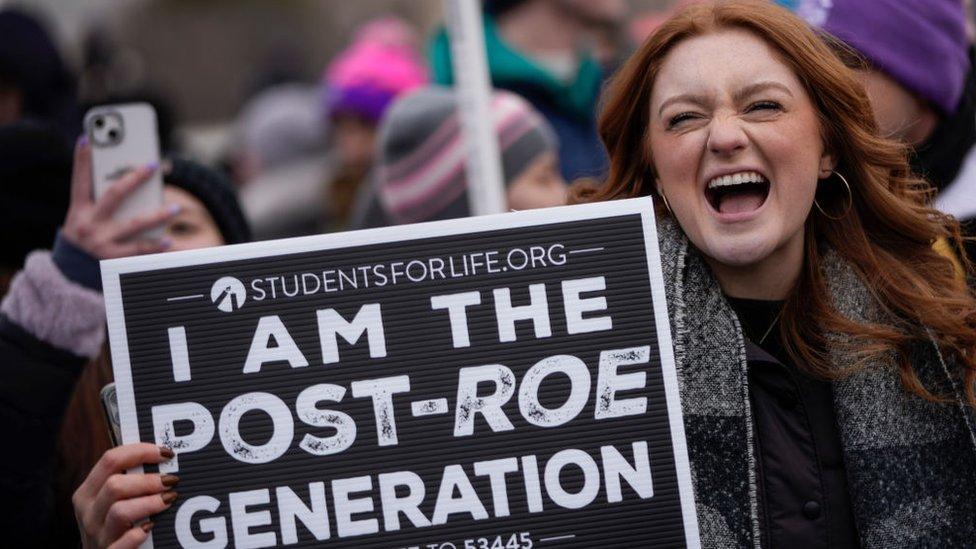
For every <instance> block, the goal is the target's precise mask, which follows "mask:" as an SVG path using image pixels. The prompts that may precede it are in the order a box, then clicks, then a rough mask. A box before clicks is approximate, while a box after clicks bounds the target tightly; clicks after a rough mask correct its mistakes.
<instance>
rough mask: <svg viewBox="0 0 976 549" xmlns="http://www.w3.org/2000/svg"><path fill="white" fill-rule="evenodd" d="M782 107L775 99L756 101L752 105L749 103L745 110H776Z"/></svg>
mask: <svg viewBox="0 0 976 549" xmlns="http://www.w3.org/2000/svg"><path fill="white" fill-rule="evenodd" d="M782 108H783V106H782V105H780V104H779V103H777V102H776V101H757V102H755V103H753V104H752V105H749V108H748V109H746V112H757V111H778V110H782Z"/></svg>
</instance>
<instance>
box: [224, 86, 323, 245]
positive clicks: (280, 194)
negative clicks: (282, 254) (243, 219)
mask: <svg viewBox="0 0 976 549" xmlns="http://www.w3.org/2000/svg"><path fill="white" fill-rule="evenodd" d="M327 131H328V124H327V121H326V120H325V118H324V117H322V116H321V106H320V100H319V91H318V89H317V88H316V87H315V86H311V85H306V84H302V83H298V82H292V83H286V84H279V85H276V86H272V87H270V88H266V89H264V90H262V91H261V92H259V93H258V94H257V95H256V96H255V97H254V98H252V99H251V100H250V101H248V103H247V105H245V107H244V108H243V109H242V111H241V114H240V116H239V117H238V120H237V124H236V129H235V134H236V135H235V137H234V141H235V143H234V145H233V149H234V151H233V152H232V154H231V155H232V160H231V172H232V174H233V176H234V179H235V180H236V182H237V184H238V185H239V187H240V199H241V206H242V207H243V208H244V213H245V214H246V215H247V218H248V220H249V221H250V223H251V228H252V229H253V231H254V236H255V238H256V239H258V240H264V239H268V238H284V237H289V236H301V235H307V234H313V233H317V232H319V231H320V230H321V229H322V227H323V226H324V225H327V224H328V219H329V217H330V212H329V211H328V208H326V203H327V202H326V199H325V196H324V194H325V189H324V188H323V181H326V180H327V179H328V178H329V177H330V173H331V167H332V164H333V162H332V159H330V158H329V154H328V147H327V146H326V139H327Z"/></svg>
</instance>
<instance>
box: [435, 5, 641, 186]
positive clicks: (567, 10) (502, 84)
mask: <svg viewBox="0 0 976 549" xmlns="http://www.w3.org/2000/svg"><path fill="white" fill-rule="evenodd" d="M484 8H485V16H484V33H485V47H486V53H487V57H488V71H489V73H490V76H491V83H492V85H493V86H494V87H496V88H501V89H505V90H509V91H512V92H514V93H517V94H519V95H521V96H522V97H524V98H525V99H527V100H528V101H529V103H531V104H532V106H533V107H535V108H536V110H538V111H539V112H541V113H542V115H543V116H544V117H545V118H546V120H548V121H549V124H550V125H551V126H552V127H553V129H554V130H555V132H556V136H557V137H558V139H559V158H560V164H559V167H560V171H561V172H562V175H563V178H564V179H566V180H567V181H573V180H575V179H578V178H581V177H595V178H599V177H602V176H603V175H604V172H605V170H606V152H605V151H604V149H603V146H602V144H601V143H600V140H599V137H598V136H597V132H596V105H597V98H598V97H599V94H600V86H601V85H602V83H603V79H604V73H603V71H602V69H601V66H600V63H599V62H597V61H596V59H595V58H594V56H593V54H592V52H593V49H594V48H593V46H594V44H595V42H596V36H595V34H594V30H595V29H597V30H599V29H604V28H606V27H613V26H616V25H618V24H619V22H620V21H621V20H622V19H623V18H624V17H625V15H626V13H627V5H626V3H625V2H623V1H621V0H486V1H485V2H484ZM429 55H430V62H431V67H432V69H433V79H434V82H435V83H437V84H442V85H451V84H453V83H454V69H453V66H452V64H451V52H450V43H449V41H448V36H447V33H446V31H444V30H441V31H439V32H438V33H437V34H436V35H435V36H434V38H433V40H432V42H431V44H430V51H429Z"/></svg>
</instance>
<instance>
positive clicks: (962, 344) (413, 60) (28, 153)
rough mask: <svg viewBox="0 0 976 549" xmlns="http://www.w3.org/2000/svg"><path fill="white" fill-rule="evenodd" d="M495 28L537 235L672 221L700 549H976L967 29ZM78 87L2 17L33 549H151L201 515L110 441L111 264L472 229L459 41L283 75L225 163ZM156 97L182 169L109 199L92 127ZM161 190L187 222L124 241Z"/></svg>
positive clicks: (926, 12)
mask: <svg viewBox="0 0 976 549" xmlns="http://www.w3.org/2000/svg"><path fill="white" fill-rule="evenodd" d="M483 4H484V35H485V47H486V53H487V61H488V71H489V74H490V78H491V82H492V84H493V86H494V87H495V90H494V91H493V93H492V95H491V99H490V111H491V116H492V122H493V128H494V131H495V135H496V137H497V139H498V144H499V153H500V163H501V166H502V178H503V180H504V185H505V197H506V200H507V205H508V207H509V208H511V209H515V210H523V209H531V208H542V207H548V206H557V205H563V204H566V203H580V202H589V201H595V200H612V199H618V198H628V197H637V196H648V195H650V196H654V197H655V204H656V208H657V210H656V211H657V217H658V223H659V231H660V234H661V236H660V238H661V253H662V265H663V266H664V271H665V273H664V274H665V281H666V288H667V293H668V299H669V306H670V308H671V310H670V311H669V312H670V314H671V323H672V328H673V331H674V333H675V334H676V335H675V337H676V346H675V347H676V361H677V362H678V369H679V373H680V375H681V377H682V379H681V390H682V405H683V411H684V420H685V430H686V432H687V435H688V447H689V454H690V459H691V464H692V470H693V472H694V475H693V480H694V488H695V494H696V504H697V515H698V521H699V526H700V530H701V536H702V543H703V546H706V547H736V546H738V547H745V546H754V547H785V546H789V545H795V546H797V547H859V546H864V547H894V546H906V545H916V546H945V547H950V546H952V547H957V546H958V547H962V546H971V545H972V544H973V540H976V498H973V497H972V493H973V492H974V490H976V296H974V293H973V288H974V287H976V278H974V269H973V264H972V263H971V262H970V260H969V258H970V257H976V256H974V255H973V254H974V253H976V245H974V240H972V239H971V238H970V237H971V236H972V235H974V234H976V152H974V151H976V73H974V71H973V67H974V59H976V57H974V49H973V42H974V38H976V37H974V36H973V33H972V27H973V25H972V23H971V22H970V21H969V19H968V15H967V12H968V5H967V3H966V2H965V1H964V0H927V1H926V2H911V3H909V2H904V0H778V1H773V0H719V1H717V2H713V1H702V0H679V1H677V2H675V3H673V5H672V6H670V7H669V8H668V10H666V11H664V12H660V13H653V14H648V15H646V16H643V17H637V16H636V15H635V14H631V13H629V11H628V6H627V3H626V2H625V1H623V0H600V1H595V0H485V1H484V2H483ZM628 25H629V26H628ZM87 76H88V78H89V79H91V78H94V77H93V76H92V75H91V74H88V75H87ZM100 77H101V78H111V75H110V74H109V75H101V76H100ZM78 81H79V76H78V75H76V74H74V73H73V72H72V70H71V68H70V67H69V66H68V65H67V64H66V63H65V62H64V60H63V58H62V56H61V54H60V53H59V52H58V50H57V48H56V47H55V46H54V42H53V41H52V40H51V38H50V36H49V35H48V34H47V32H46V31H45V29H44V27H43V25H42V24H41V23H40V22H39V21H38V19H37V18H36V17H35V16H34V15H32V14H29V13H26V12H24V11H19V10H17V9H13V8H8V9H4V10H2V11H0V224H3V225H4V227H3V228H4V231H3V233H4V235H5V236H4V239H3V244H2V246H0V251H2V253H0V261H2V264H0V296H3V301H2V306H0V425H2V426H3V427H2V430H3V431H2V432H3V433H4V439H5V440H7V442H8V445H9V446H10V448H9V449H8V450H7V451H6V452H5V456H4V458H3V459H2V460H0V493H2V494H3V495H4V498H3V500H4V503H3V505H2V506H0V508H2V512H0V531H2V533H0V540H2V544H5V545H6V544H9V545H11V546H19V547H31V546H38V547H71V546H77V545H78V543H79V542H82V543H83V544H84V546H85V547H109V546H111V547H135V546H137V545H138V544H139V543H141V542H142V541H143V540H145V539H146V537H147V536H148V532H149V531H150V530H151V528H152V522H151V521H147V520H146V519H148V518H150V517H151V516H152V515H153V514H156V513H159V512H161V511H163V510H165V509H167V508H169V506H171V505H172V504H173V502H174V501H175V500H176V499H177V498H178V497H179V495H178V482H179V479H178V478H177V477H175V476H173V475H159V474H154V473H147V474H141V475H134V474H128V475H127V474H123V473H124V471H125V470H126V469H128V468H130V467H133V466H136V465H139V464H154V463H159V462H161V461H163V460H165V459H167V458H168V457H171V453H170V452H169V450H168V449H166V448H159V447H156V446H154V445H151V444H131V445H125V446H121V447H117V448H113V443H112V441H111V439H110V437H109V433H108V430H107V426H106V424H105V420H104V412H103V411H102V405H101V402H100V399H99V391H100V390H101V389H102V387H103V386H105V385H106V384H107V383H110V382H111V380H112V368H111V361H110V358H109V356H110V355H109V352H108V346H107V343H106V341H105V306H104V303H103V300H102V295H101V280H100V274H99V268H98V261H99V260H102V259H110V258H117V257H126V256H132V255H139V254H148V253H162V252H170V251H177V250H188V249H196V248H203V247H209V246H220V245H224V244H236V243H246V242H251V241H253V240H264V239H271V238H281V237H291V236H302V235H309V234H319V233H323V232H330V231H343V230H352V229H361V228H372V227H382V226H390V225H398V224H405V223H416V222H423V221H432V220H440V219H450V218H459V217H467V216H469V215H471V210H470V206H469V201H468V194H467V187H468V182H467V179H466V178H467V175H466V171H465V166H464V158H465V157H464V155H463V154H460V152H459V151H462V150H463V147H464V146H465V145H464V140H463V135H462V134H461V131H462V130H461V124H460V123H459V120H458V113H457V105H458V98H457V95H456V93H455V91H454V90H453V88H452V87H451V86H452V84H453V81H454V75H453V64H452V60H451V56H450V44H449V42H448V36H447V33H446V31H445V30H444V29H443V28H438V29H435V30H434V32H433V33H432V34H431V35H430V36H427V37H425V36H422V35H421V34H420V32H419V30H418V29H415V28H413V27H411V25H409V24H408V23H406V22H405V21H403V20H401V19H397V18H394V17H381V18H378V19H375V20H372V21H369V22H368V23H366V24H364V25H363V26H362V27H361V28H359V29H358V30H357V31H356V32H355V33H354V35H353V38H352V39H351V41H350V43H349V44H348V45H347V46H346V47H345V48H344V49H343V51H341V52H340V53H339V54H338V55H337V56H336V57H335V58H334V59H333V60H332V62H331V63H330V64H329V66H327V67H325V68H324V70H323V71H322V76H321V79H320V80H319V81H318V82H315V83H308V82H302V81H299V80H295V79H276V80H273V81H269V82H268V83H267V85H265V86H263V87H262V88H261V89H259V90H257V91H256V92H255V93H254V94H253V96H252V97H251V98H250V99H248V101H247V102H246V104H245V105H244V106H243V107H242V109H241V110H240V113H239V115H238V116H237V118H236V120H235V121H234V123H233V130H232V134H233V136H232V138H231V139H229V140H228V147H227V150H226V151H225V152H224V154H223V156H222V161H221V162H220V163H219V164H218V165H207V164H205V163H203V162H200V161H199V160H196V159H193V158H191V157H190V156H188V155H187V151H185V150H181V149H180V147H179V144H178V143H177V140H176V139H174V137H173V131H172V130H173V127H174V126H177V125H178V120H174V119H175V117H174V116H173V114H172V112H171V110H170V109H168V108H167V106H166V105H167V103H166V101H164V100H161V99H160V98H159V97H158V96H156V95H154V94H152V93H150V92H147V91H145V90H140V89H130V90H122V92H118V91H113V92H111V93H109V92H108V91H105V90H109V89H112V88H111V86H102V87H101V88H103V89H102V92H101V93H100V94H94V95H93V94H91V93H89V96H88V97H82V96H80V95H79V86H78V84H77V83H78ZM89 84H90V82H89ZM91 89H100V88H99V87H98V86H95V87H92V86H90V85H89V90H91ZM131 100H142V101H147V102H150V103H151V104H153V105H154V106H156V110H157V113H158V114H159V116H160V134H161V135H160V138H161V143H162V148H163V153H164V160H163V161H162V162H161V163H160V164H159V165H154V166H144V167H141V168H138V169H134V170H132V171H130V172H129V173H127V174H126V175H124V176H123V177H121V178H120V179H119V180H118V181H116V182H115V183H114V184H113V188H112V191H111V192H107V193H105V194H104V195H102V196H100V197H98V198H97V199H96V198H95V197H94V196H93V193H92V175H91V144H90V143H89V142H88V141H87V139H86V138H85V137H80V138H79V135H81V134H82V127H81V120H82V118H81V114H82V113H83V111H84V110H85V108H86V107H87V106H89V105H95V104H110V103H117V102H120V101H131ZM157 171H159V172H161V174H162V178H163V182H164V187H163V204H161V205H160V207H159V208H158V209H157V210H155V211H152V212H149V213H146V214H144V215H142V216H140V217H138V218H136V219H135V220H130V221H127V222H121V221H118V220H117V219H116V218H115V217H113V212H115V210H116V209H117V208H118V207H119V205H120V204H121V202H122V201H123V200H124V199H125V197H126V196H128V195H129V194H131V193H132V192H133V191H134V190H136V189H137V188H139V186H140V185H142V184H144V183H145V182H146V181H147V180H149V179H150V177H151V176H152V175H153V174H154V173H156V172H157ZM154 229H155V230H156V231H155V232H151V231H152V230H154ZM147 231H150V232H147ZM147 234H153V235H158V236H152V237H147V236H145V235H147Z"/></svg>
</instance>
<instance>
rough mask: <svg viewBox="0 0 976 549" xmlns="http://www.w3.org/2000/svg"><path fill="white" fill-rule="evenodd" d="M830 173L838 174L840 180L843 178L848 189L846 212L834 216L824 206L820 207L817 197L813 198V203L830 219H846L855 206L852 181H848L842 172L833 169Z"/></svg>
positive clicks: (842, 180)
mask: <svg viewBox="0 0 976 549" xmlns="http://www.w3.org/2000/svg"><path fill="white" fill-rule="evenodd" d="M830 173H832V174H833V175H836V176H837V177H839V178H840V180H841V182H842V183H843V184H844V188H846V189H847V208H845V209H844V213H842V214H840V216H838V217H834V216H832V215H829V214H828V213H827V212H825V211H824V209H823V208H821V207H820V203H818V202H817V199H816V197H815V198H814V199H813V205H814V206H816V207H817V209H818V210H820V213H821V214H822V215H823V216H824V217H826V218H827V219H830V220H833V221H840V220H841V219H844V218H845V217H847V214H849V213H850V212H851V208H853V207H854V193H852V192H851V185H850V183H848V182H847V178H846V177H844V176H843V175H841V174H840V172H838V171H833V172H830Z"/></svg>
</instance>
